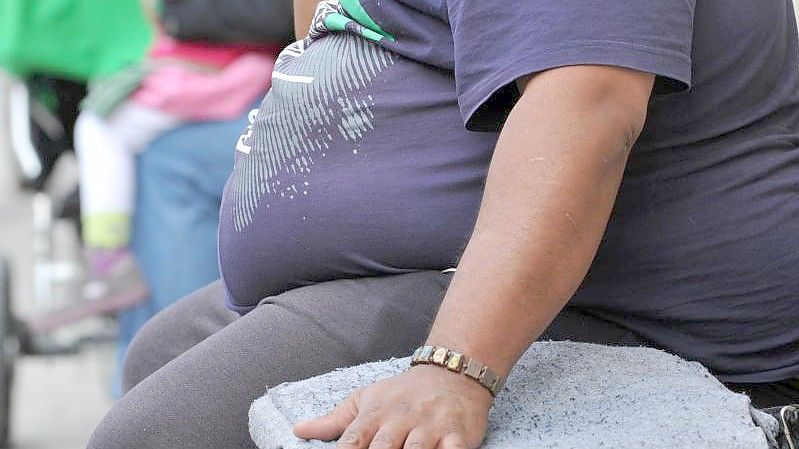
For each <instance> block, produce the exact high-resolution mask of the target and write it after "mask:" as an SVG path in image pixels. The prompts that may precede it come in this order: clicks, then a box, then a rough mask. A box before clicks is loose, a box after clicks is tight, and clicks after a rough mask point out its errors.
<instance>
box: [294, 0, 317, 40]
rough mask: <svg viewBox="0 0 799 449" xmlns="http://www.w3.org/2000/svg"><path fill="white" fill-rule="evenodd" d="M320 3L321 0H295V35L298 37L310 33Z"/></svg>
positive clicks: (300, 37)
mask: <svg viewBox="0 0 799 449" xmlns="http://www.w3.org/2000/svg"><path fill="white" fill-rule="evenodd" d="M318 4H319V0H294V36H296V38H297V39H302V38H304V37H305V36H307V35H308V29H309V28H310V27H311V21H312V20H313V15H314V12H315V11H316V5H318Z"/></svg>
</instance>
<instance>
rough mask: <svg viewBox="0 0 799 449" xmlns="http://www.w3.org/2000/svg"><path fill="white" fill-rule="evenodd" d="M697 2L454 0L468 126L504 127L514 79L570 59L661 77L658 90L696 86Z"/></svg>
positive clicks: (463, 106) (452, 20) (458, 67)
mask: <svg viewBox="0 0 799 449" xmlns="http://www.w3.org/2000/svg"><path fill="white" fill-rule="evenodd" d="M695 3H696V0H632V1H631V0H507V1H499V2H494V1H486V0H449V1H448V3H447V8H448V13H449V20H450V27H451V29H452V34H453V41H454V46H455V80H456V84H457V90H458V102H459V105H460V109H461V114H462V115H463V118H464V121H465V123H466V127H467V128H469V129H471V130H478V131H496V130H498V129H499V128H501V126H502V124H503V123H504V121H505V118H506V117H507V115H508V113H509V112H510V109H511V108H512V107H513V105H514V103H515V102H516V100H517V99H518V96H519V94H518V90H517V88H516V83H515V80H516V79H518V78H520V77H522V76H524V75H529V74H534V73H538V72H541V71H544V70H547V69H552V68H556V67H563V66H571V65H583V64H594V65H610V66H618V67H625V68H630V69H635V70H640V71H643V72H648V73H652V74H654V75H656V82H655V94H666V93H674V92H679V91H682V90H686V89H688V88H690V85H691V40H692V37H693V22H694V7H695Z"/></svg>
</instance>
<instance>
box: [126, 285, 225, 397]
mask: <svg viewBox="0 0 799 449" xmlns="http://www.w3.org/2000/svg"><path fill="white" fill-rule="evenodd" d="M221 289H222V287H221V285H220V283H219V282H218V281H217V282H214V283H212V284H210V285H208V286H206V287H204V288H201V289H200V290H198V291H196V292H194V293H192V294H190V295H188V296H187V297H185V298H183V299H181V300H180V301H178V302H176V303H175V304H173V305H172V306H170V307H168V308H166V309H164V310H162V311H161V312H159V313H158V314H156V315H155V316H154V317H152V318H151V319H150V321H148V322H147V323H146V324H145V325H144V326H143V327H142V328H141V329H140V330H139V332H138V333H136V336H135V337H134V338H133V341H132V342H131V344H130V347H129V348H128V353H127V355H126V356H125V363H124V366H123V369H122V391H123V392H128V391H129V390H130V389H131V388H133V387H134V386H136V385H137V384H138V383H139V382H141V381H142V380H144V379H145V378H147V377H148V376H149V375H150V374H152V373H154V372H156V371H157V370H158V369H160V368H161V367H162V366H164V365H166V364H167V363H169V362H170V361H172V360H173V359H174V358H175V357H177V356H179V355H180V354H182V353H183V352H185V351H186V350H188V349H190V348H191V347H193V346H194V345H196V344H197V343H199V342H201V341H203V340H204V339H206V338H207V337H208V336H210V335H212V334H213V333H215V332H216V331H218V330H220V329H222V328H223V327H225V326H226V325H228V324H230V323H231V322H232V321H233V320H234V319H235V318H236V316H237V315H236V314H234V313H233V312H230V311H227V310H224V307H223V306H222V300H221Z"/></svg>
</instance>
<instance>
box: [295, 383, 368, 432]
mask: <svg viewBox="0 0 799 449" xmlns="http://www.w3.org/2000/svg"><path fill="white" fill-rule="evenodd" d="M359 394H360V391H357V392H355V393H353V394H351V395H350V396H349V397H347V399H345V400H344V402H342V403H341V404H339V405H337V406H336V408H335V409H333V411H332V412H330V413H328V414H327V415H325V416H322V417H319V418H316V419H311V420H308V421H301V422H298V423H297V424H296V425H294V435H295V436H296V437H297V438H302V439H305V440H323V441H331V440H335V439H336V438H338V437H340V436H341V434H342V433H343V432H344V430H345V429H346V428H347V427H348V426H349V425H350V424H351V423H352V422H353V420H355V417H356V416H357V415H358V397H359Z"/></svg>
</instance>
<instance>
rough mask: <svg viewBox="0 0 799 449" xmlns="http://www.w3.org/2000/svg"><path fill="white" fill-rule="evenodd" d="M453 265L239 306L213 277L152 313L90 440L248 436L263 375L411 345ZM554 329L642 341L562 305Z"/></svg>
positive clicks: (578, 336) (243, 439) (347, 361)
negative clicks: (233, 306)
mask: <svg viewBox="0 0 799 449" xmlns="http://www.w3.org/2000/svg"><path fill="white" fill-rule="evenodd" d="M450 277H451V275H450V274H444V273H440V272H438V271H422V272H417V273H411V274H402V275H397V276H388V277H380V278H363V279H355V280H338V281H332V282H325V283H320V284H316V285H311V286H308V287H302V288H298V289H295V290H291V291H288V292H286V293H283V294H281V295H277V296H274V297H270V298H266V299H264V300H263V301H261V303H260V305H259V306H258V307H257V308H256V309H255V310H253V311H252V312H250V313H249V314H247V315H245V316H244V317H238V315H236V314H234V313H233V312H230V311H228V310H226V309H225V308H224V307H223V296H222V295H223V293H222V288H221V285H220V283H219V282H216V283H213V284H211V285H209V286H207V287H205V288H203V289H201V290H199V291H197V292H195V293H193V294H191V295H189V296H188V297H186V298H184V299H182V300H181V301H179V302H178V303H176V304H175V305H173V306H172V307H170V308H168V309H166V310H164V311H163V312H161V313H160V314H158V315H156V316H155V317H154V318H153V319H152V320H150V322H148V323H147V325H145V326H144V328H142V330H141V331H140V332H139V334H138V335H137V336H136V338H135V339H134V340H133V343H132V344H131V347H130V350H129V353H128V356H127V359H126V361H125V367H124V375H123V384H124V389H125V391H126V393H125V395H124V396H123V397H122V399H121V400H120V401H119V402H118V403H117V404H116V405H115V406H114V408H113V409H112V410H111V411H110V412H109V413H108V415H107V416H106V417H105V419H104V420H103V421H102V423H101V424H100V425H99V427H98V428H97V429H96V430H95V433H94V435H93V436H92V438H91V441H90V442H89V445H88V447H89V448H90V449H121V448H131V449H132V448H135V449H162V448H163V449H183V448H186V449H200V448H202V449H208V448H213V449H216V448H219V449H222V448H224V449H232V448H253V447H254V444H253V443H252V441H251V440H250V437H249V433H248V430H247V411H248V408H249V405H250V402H252V401H253V400H254V399H256V398H257V397H259V396H261V395H263V394H264V392H265V388H266V386H267V385H277V384H279V383H281V382H287V381H294V380H299V379H304V378H307V377H311V376H314V375H317V374H322V373H325V372H328V371H331V370H333V369H334V368H338V367H344V366H351V365H356V364H360V363H364V362H367V361H374V360H378V359H386V358H389V357H400V356H406V355H409V354H410V353H411V352H412V351H413V349H414V348H415V347H417V346H418V345H420V344H421V343H422V342H423V341H424V339H425V337H426V335H427V332H428V330H429V328H430V325H431V324H432V321H433V318H434V316H435V313H436V311H437V309H438V306H439V304H440V301H441V298H442V296H443V293H444V291H445V289H446V286H447V285H448V284H449V280H450ZM545 337H546V338H551V339H555V340H559V339H570V340H574V341H592V342H598V343H608V344H630V345H636V344H640V343H641V341H640V340H639V339H637V338H636V337H635V336H634V335H633V334H632V333H630V332H629V331H627V330H626V329H623V328H620V327H618V326H616V325H613V324H611V323H608V322H605V321H603V320H600V319H597V318H593V317H591V316H589V315H585V314H582V313H579V312H577V311H569V310H568V309H567V311H565V312H564V313H562V314H561V316H560V317H558V319H557V320H556V321H555V323H553V325H552V326H551V327H550V329H549V330H548V332H547V334H546V335H545Z"/></svg>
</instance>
